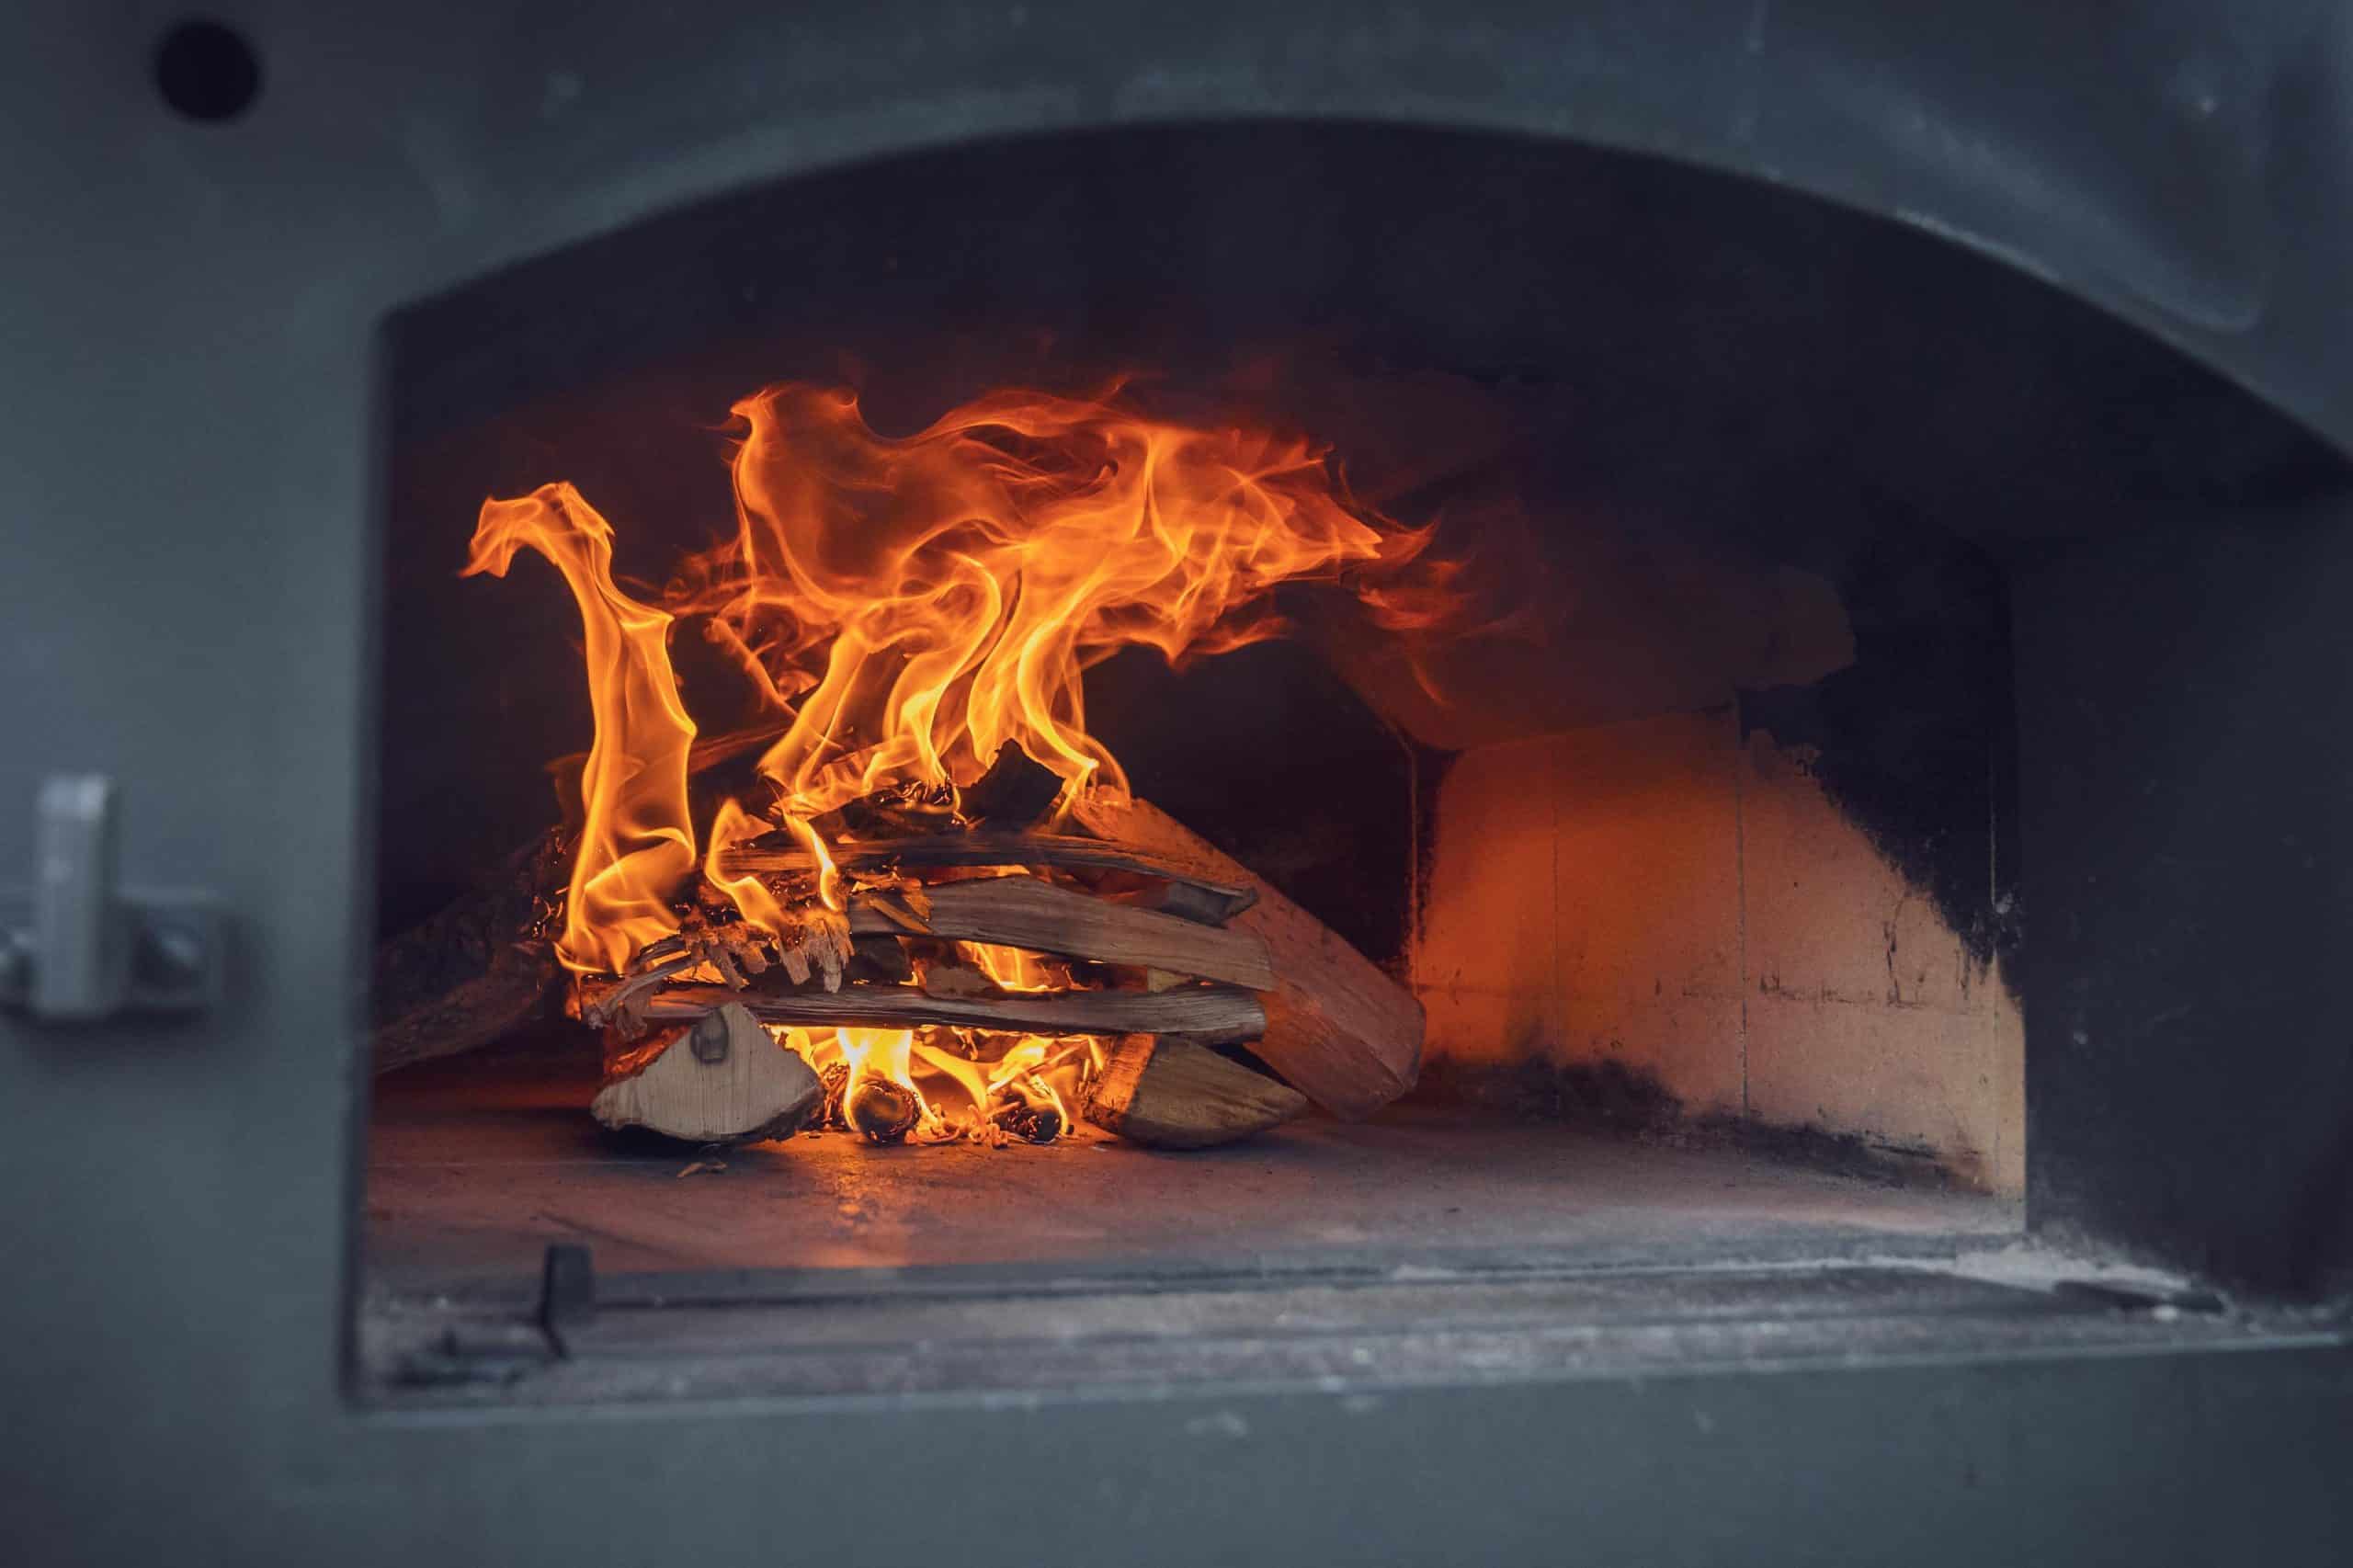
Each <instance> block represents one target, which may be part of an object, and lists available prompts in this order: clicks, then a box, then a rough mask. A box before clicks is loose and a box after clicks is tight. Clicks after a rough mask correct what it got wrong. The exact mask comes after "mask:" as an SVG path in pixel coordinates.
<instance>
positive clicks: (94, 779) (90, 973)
mask: <svg viewBox="0 0 2353 1568" xmlns="http://www.w3.org/2000/svg"><path fill="white" fill-rule="evenodd" d="M34 812H35V820H34V824H33V886H32V892H31V893H30V895H29V897H27V896H26V895H23V894H19V895H18V896H17V898H15V899H13V900H5V901H0V1004H6V1005H9V1006H16V1007H19V1008H22V1009H23V1010H24V1011H25V1012H28V1013H29V1014H30V1015H31V1016H32V1017H36V1018H40V1019H44V1020H53V1021H56V1022H61V1023H69V1022H76V1021H82V1020H87V1019H92V1018H106V1017H113V1016H114V1015H116V1014H118V1013H121V1012H126V1011H138V1012H150V1013H155V1012H160V1013H184V1012H192V1011H196V1010H199V1009H201V1008H203V1007H207V1006H211V1005H212V1004H214V1003H215V1002H217V1001H218V1000H219V997H220V989H221V978H222V942H221V933H220V921H219V908H218V905H217V903H215V901H214V900H213V899H212V898H211V897H210V895H209V894H205V893H199V892H131V893H125V892H121V891H120V890H119V889H118V887H117V885H116V881H117V879H116V872H117V869H118V864H119V859H120V853H121V851H120V843H121V830H120V825H119V817H120V807H119V790H117V789H116V787H115V782H114V780H113V779H111V778H106V777H105V776H104V775H100V774H77V775H64V776H60V777H57V778H50V779H47V780H44V781H43V783H42V784H41V787H40V797H39V800H38V802H37V803H36V805H35V808H34ZM11 906H13V909H12V908H11ZM12 913H14V914H15V915H17V916H18V917H17V918H16V919H13V920H12V919H10V918H8V916H9V915H11V914H12ZM24 915H29V920H26V919H24V918H22V916H24Z"/></svg>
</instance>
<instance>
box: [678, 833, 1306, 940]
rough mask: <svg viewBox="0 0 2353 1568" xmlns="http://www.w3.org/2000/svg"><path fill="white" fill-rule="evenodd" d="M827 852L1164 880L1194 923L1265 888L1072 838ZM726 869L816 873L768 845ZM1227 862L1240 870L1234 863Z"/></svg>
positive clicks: (857, 868)
mask: <svg viewBox="0 0 2353 1568" xmlns="http://www.w3.org/2000/svg"><path fill="white" fill-rule="evenodd" d="M828 847H829V848H830V850H831V852H832V854H833V858H834V863H835V865H837V866H839V867H840V868H841V869H843V870H845V871H849V872H854V873H859V874H873V873H877V872H887V871H889V870H891V869H893V868H907V869H918V868H923V867H928V866H1054V867H1059V868H1062V869H1065V870H1082V871H1085V870H1094V871H1127V872H1131V873H1132V874H1134V875H1136V876H1140V877H1150V878H1153V879H1154V880H1155V881H1176V882H1184V883H1187V884H1188V890H1189V891H1188V893H1187V894H1186V895H1185V896H1184V897H1183V898H1181V899H1179V900H1177V901H1176V902H1174V903H1171V904H1170V905H1169V906H1168V909H1169V913H1171V914H1180V913H1181V914H1183V915H1185V916H1186V917H1187V918H1188V919H1208V918H1213V919H1215V920H1220V921H1222V920H1226V919H1230V918H1231V917H1232V916H1233V915H1237V914H1239V913H1240V912H1241V911H1243V910H1245V909H1247V908H1248V907H1249V906H1250V904H1251V903H1252V901H1253V900H1255V899H1256V898H1257V896H1258V893H1259V890H1260V887H1261V885H1262V884H1258V883H1255V882H1254V881H1252V880H1251V879H1250V877H1249V875H1248V873H1246V872H1244V873H1242V874H1241V875H1238V876H1237V875H1233V874H1232V873H1231V872H1229V873H1225V874H1208V875H1205V874H1203V873H1202V871H1201V869H1200V868H1199V866H1198V865H1186V864H1181V863H1178V862H1176V861H1171V860H1168V859H1165V858H1162V857H1160V856H1158V855H1155V854H1153V853H1152V852H1150V851H1149V850H1146V849H1145V848H1143V847H1142V846H1139V845H1133V844H1126V843H1109V842H1106V841H1105V840H1104V839H1103V838H1101V837H1099V836H1098V837H1094V838H1082V837H1079V836H1076V835H1071V834H1058V833H988V832H984V831H983V832H973V833H939V834H924V835H918V836H915V837H913V838H881V839H871V840H858V839H844V840H842V841H841V842H839V843H837V844H834V845H831V846H828ZM719 863H720V869H721V870H722V871H723V872H725V873H726V874H727V875H728V876H731V877H738V876H742V875H743V874H744V873H745V872H746V871H751V872H758V873H761V874H764V875H772V874H793V873H800V874H807V873H810V872H813V871H814V870H815V869H816V860H815V858H813V856H811V854H810V853H809V851H807V850H806V849H803V848H801V847H800V846H797V845H782V844H770V843H766V842H763V843H760V844H756V845H739V846H736V847H735V848H733V849H731V850H729V851H727V852H726V853H725V854H724V855H722V856H721V857H720V860H719ZM1226 864H1227V866H1229V867H1232V868H1233V870H1235V871H1239V870H1240V868H1238V867H1233V862H1232V861H1230V860H1229V861H1227V862H1226Z"/></svg>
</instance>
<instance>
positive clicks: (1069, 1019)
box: [645, 985, 1267, 1045]
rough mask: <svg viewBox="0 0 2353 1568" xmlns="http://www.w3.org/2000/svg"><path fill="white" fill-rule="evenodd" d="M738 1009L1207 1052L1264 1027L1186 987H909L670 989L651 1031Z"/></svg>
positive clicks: (1247, 995) (782, 1016)
mask: <svg viewBox="0 0 2353 1568" xmlns="http://www.w3.org/2000/svg"><path fill="white" fill-rule="evenodd" d="M728 1002H734V1003H738V1004H740V1005H741V1006H743V1007H744V1009H745V1011H747V1012H749V1013H750V1014H751V1015H752V1017H756V1018H758V1019H760V1020H762V1021H763V1022H766V1023H776V1024H806V1025H812V1026H814V1027H818V1028H825V1027H830V1026H835V1025H847V1026H849V1027H851V1028H911V1027H913V1026H915V1025H916V1024H961V1025H962V1026H964V1027H966V1028H982V1029H997V1030H1002V1031H1005V1032H1007V1033H1014V1034H1047V1035H1064V1034H1134V1033H1138V1032H1148V1033H1154V1034H1172V1035H1185V1036H1188V1037H1190V1038H1192V1039H1195V1040H1201V1041H1203V1042H1205V1043H1207V1044H1211V1045H1222V1044H1227V1043H1239V1042H1241V1041H1243V1040H1256V1039H1257V1038H1258V1032H1259V1031H1260V1030H1261V1029H1263V1028H1266V1026H1267V1015H1266V1013H1265V1011H1264V1010H1263V1009H1262V1008H1261V1007H1260V1006H1258V998H1257V996H1256V994H1253V993H1251V992H1248V991H1242V990H1237V989H1235V988H1234V987H1233V986H1226V985H1187V986H1179V987H1178V988H1176V990H1173V991H1160V992H1149V991H1060V992H1045V991H1040V992H1028V991H1023V992H1009V993H1007V994H1005V995H1002V996H939V995H934V994H930V993H928V992H924V991H918V990H916V989H915V988H914V987H913V986H906V985H845V986H843V987H842V988H841V989H840V990H839V991H795V992H788V993H780V994H779V993H773V992H763V991H730V990H728V989H727V988H726V987H725V986H722V985H674V986H672V987H670V988H669V989H668V990H665V991H663V992H661V993H660V994H657V995H656V996H655V997H654V999H653V1001H652V1002H651V1003H650V1004H649V1005H648V1006H646V1008H645V1018H646V1021H647V1022H649V1023H654V1024H663V1023H676V1022H678V1021H680V1020H682V1019H687V1018H693V1017H699V1016H700V1015H702V1014H704V1013H706V1012H709V1011H710V1009H711V1008H713V1007H716V1006H721V1005H722V1004H723V1003H728Z"/></svg>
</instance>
